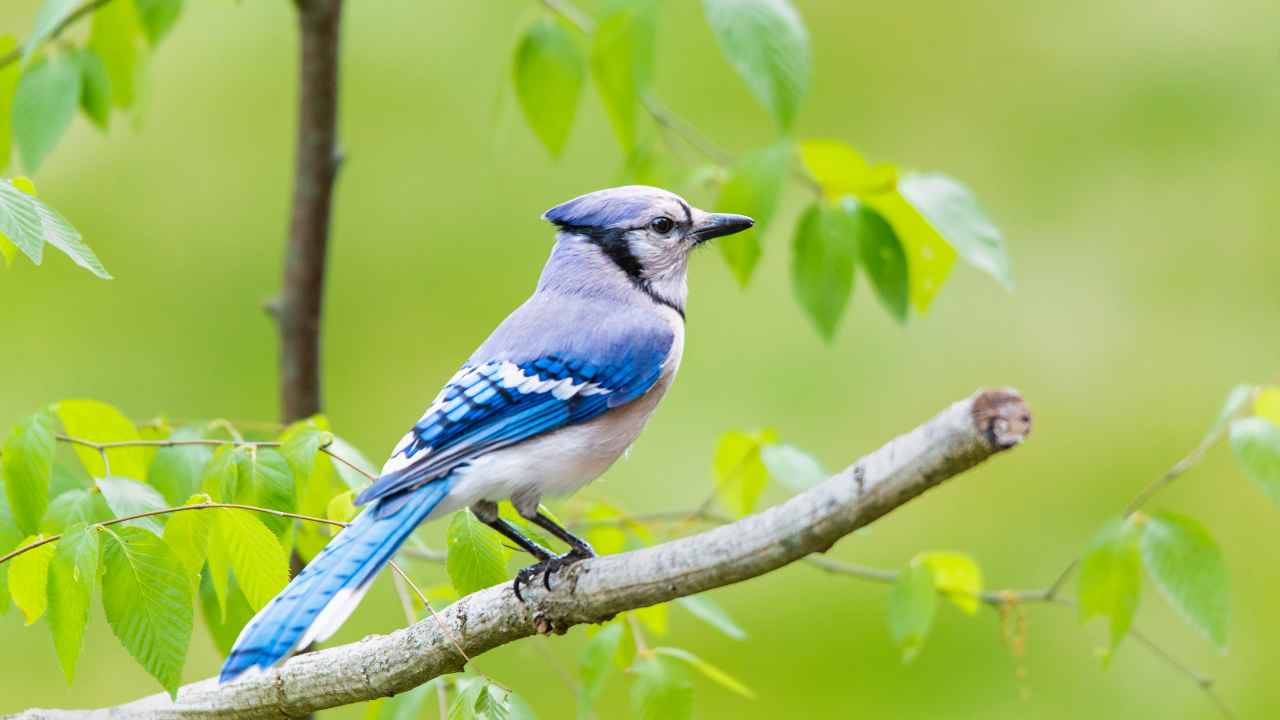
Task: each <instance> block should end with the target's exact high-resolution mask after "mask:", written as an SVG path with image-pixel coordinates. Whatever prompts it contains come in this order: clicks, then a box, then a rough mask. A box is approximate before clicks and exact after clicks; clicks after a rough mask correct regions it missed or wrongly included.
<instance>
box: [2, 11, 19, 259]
mask: <svg viewBox="0 0 1280 720" xmlns="http://www.w3.org/2000/svg"><path fill="white" fill-rule="evenodd" d="M17 46H18V41H17V40H15V39H14V37H13V36H12V35H0V55H8V54H9V53H11V52H13V50H14V48H16V47H17ZM21 75H22V67H21V66H20V65H19V64H18V63H9V64H8V65H6V66H4V67H0V172H3V171H4V169H5V168H7V167H9V161H10V160H11V159H12V153H13V145H12V140H13V126H12V124H11V123H12V120H13V93H14V91H16V90H17V88H18V78H19V76H21ZM15 250H16V249H15V248H14V247H13V244H12V243H10V242H9V240H8V239H7V238H5V237H4V235H3V233H0V256H3V257H4V260H5V265H8V264H9V263H11V262H13V257H14V254H15Z"/></svg>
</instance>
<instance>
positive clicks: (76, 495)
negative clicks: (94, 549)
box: [40, 487, 112, 535]
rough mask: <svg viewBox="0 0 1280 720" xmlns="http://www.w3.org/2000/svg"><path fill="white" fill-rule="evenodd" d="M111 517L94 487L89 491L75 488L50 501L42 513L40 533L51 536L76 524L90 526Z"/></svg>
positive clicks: (99, 493)
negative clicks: (47, 507)
mask: <svg viewBox="0 0 1280 720" xmlns="http://www.w3.org/2000/svg"><path fill="white" fill-rule="evenodd" d="M111 517H112V514H111V508H110V507H108V506H107V503H106V501H105V500H104V499H103V498H102V493H101V492H100V491H99V490H98V489H97V488H96V487H94V488H93V489H90V490H86V489H83V488H76V489H74V490H68V491H66V492H64V493H62V494H60V495H58V496H57V497H55V498H54V499H53V500H52V501H50V503H49V509H47V510H45V511H44V518H43V519H41V520H40V532H42V533H44V534H46V535H53V534H55V533H60V532H62V531H63V530H66V529H67V528H69V527H71V526H72V525H75V524H77V523H84V524H86V525H90V524H93V523H96V522H102V521H103V520H109V519H111Z"/></svg>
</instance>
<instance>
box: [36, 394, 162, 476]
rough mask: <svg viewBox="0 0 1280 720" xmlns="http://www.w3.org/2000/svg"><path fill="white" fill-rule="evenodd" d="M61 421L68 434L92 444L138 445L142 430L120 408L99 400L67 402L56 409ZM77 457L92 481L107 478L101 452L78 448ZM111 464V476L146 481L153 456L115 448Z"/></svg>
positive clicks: (143, 451)
mask: <svg viewBox="0 0 1280 720" xmlns="http://www.w3.org/2000/svg"><path fill="white" fill-rule="evenodd" d="M54 411H55V412H57V414H58V419H59V420H61V421H62V427H63V428H64V429H65V430H66V431H67V434H68V435H70V436H72V437H76V438H80V439H82V440H89V441H92V442H98V443H106V442H125V441H137V440H140V439H141V437H139V435H138V428H137V427H135V426H134V424H133V423H132V422H131V421H130V420H129V418H127V417H125V415H124V413H122V412H120V410H118V409H117V408H116V407H114V406H112V405H108V404H107V403H104V402H99V401H97V400H63V401H61V402H59V403H58V404H57V405H55V406H54ZM75 451H76V456H77V457H79V458H80V462H81V463H82V464H83V465H84V468H85V470H87V471H88V472H89V475H90V476H91V477H95V478H101V477H106V476H107V475H108V473H107V467H106V465H105V464H104V463H103V462H102V453H100V452H98V450H97V449H95V448H91V447H85V446H83V445H76V446H75ZM106 456H107V460H108V461H109V462H110V464H111V472H110V474H111V475H115V476H117V477H126V478H132V479H134V480H144V479H146V477H147V465H148V464H149V463H150V460H151V458H150V456H149V455H148V453H147V451H146V449H145V448H142V447H137V446H130V447H117V448H111V449H109V450H107V451H106Z"/></svg>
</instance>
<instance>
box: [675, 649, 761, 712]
mask: <svg viewBox="0 0 1280 720" xmlns="http://www.w3.org/2000/svg"><path fill="white" fill-rule="evenodd" d="M653 651H654V652H655V653H656V654H658V655H660V656H662V657H671V658H675V659H677V660H682V661H684V662H686V663H688V664H689V666H690V667H692V668H693V669H695V670H697V671H698V672H700V673H702V675H703V676H704V677H706V678H707V679H708V680H710V681H711V682H713V683H715V684H717V685H719V686H720V687H723V688H725V689H726V690H729V691H730V692H734V693H737V694H739V695H741V696H742V697H744V698H747V699H748V700H755V699H756V694H755V693H753V692H751V688H748V687H747V686H746V685H743V684H742V682H741V681H739V680H738V679H737V678H735V677H733V676H732V675H730V674H729V673H727V672H725V671H723V670H721V669H720V668H718V667H716V666H715V665H712V664H711V663H709V662H707V661H706V660H703V659H702V658H700V657H698V656H697V655H694V654H693V653H691V652H689V651H688V650H681V649H680V648H673V647H660V648H654V650H653Z"/></svg>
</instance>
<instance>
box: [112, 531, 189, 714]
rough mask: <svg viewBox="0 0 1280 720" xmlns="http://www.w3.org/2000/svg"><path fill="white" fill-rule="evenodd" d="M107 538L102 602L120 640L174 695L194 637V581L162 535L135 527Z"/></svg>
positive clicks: (114, 533) (114, 532)
mask: <svg viewBox="0 0 1280 720" xmlns="http://www.w3.org/2000/svg"><path fill="white" fill-rule="evenodd" d="M105 535H106V537H104V538H103V540H104V542H105V544H106V552H104V553H103V558H102V565H103V573H102V608H103V610H105V611H106V615H107V623H108V624H109V625H110V626H111V630H112V632H114V633H115V635H116V637H117V638H119V639H120V643H121V644H122V645H124V647H125V649H126V650H128V651H129V654H130V655H132V656H133V657H134V658H135V659H137V661H138V662H139V663H141V664H142V667H143V668H145V669H146V671H147V672H148V673H150V674H151V676H152V677H154V678H155V679H156V680H159V681H160V684H161V685H162V686H164V688H165V690H168V691H169V694H170V696H176V695H177V692H178V685H180V684H181V683H182V665H183V663H184V662H185V661H186V655H187V645H188V644H189V642H190V641H191V624H192V610H191V599H192V598H191V583H190V582H189V581H188V580H187V576H186V573H185V572H184V571H183V569H182V563H181V562H179V560H178V558H176V557H174V555H173V552H172V551H170V550H169V548H168V546H166V545H165V544H164V542H163V541H161V540H160V538H158V537H156V536H155V535H152V534H151V533H149V532H147V531H146V530H143V529H142V528H136V527H119V528H110V529H109V530H108V531H107V532H106V533H105Z"/></svg>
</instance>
